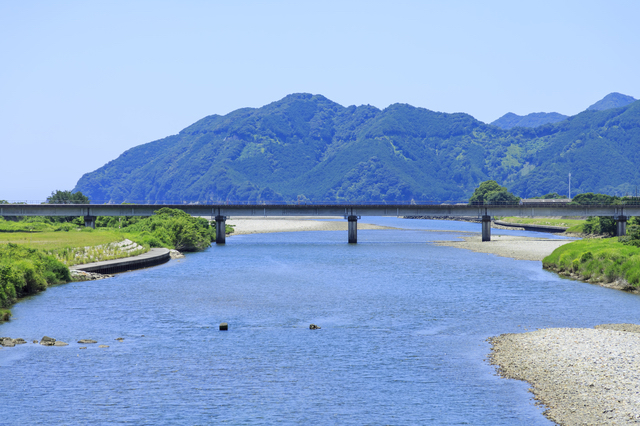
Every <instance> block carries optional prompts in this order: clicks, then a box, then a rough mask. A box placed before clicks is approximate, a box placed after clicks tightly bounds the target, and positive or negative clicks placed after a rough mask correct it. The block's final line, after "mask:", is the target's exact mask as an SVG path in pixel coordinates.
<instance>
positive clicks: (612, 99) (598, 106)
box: [587, 92, 636, 111]
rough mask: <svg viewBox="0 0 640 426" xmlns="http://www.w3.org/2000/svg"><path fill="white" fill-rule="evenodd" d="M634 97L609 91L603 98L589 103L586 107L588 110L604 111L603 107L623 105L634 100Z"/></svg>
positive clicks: (609, 107)
mask: <svg viewBox="0 0 640 426" xmlns="http://www.w3.org/2000/svg"><path fill="white" fill-rule="evenodd" d="M635 101H636V99H635V98H633V97H632V96H627V95H623V94H622V93H617V92H613V93H609V94H608V95H607V96H605V97H604V98H602V99H600V100H599V101H598V102H596V103H595V104H593V105H591V106H590V107H589V108H587V110H588V111H604V110H605V109H611V108H620V107H623V106H627V105H629V104H630V103H632V102H635Z"/></svg>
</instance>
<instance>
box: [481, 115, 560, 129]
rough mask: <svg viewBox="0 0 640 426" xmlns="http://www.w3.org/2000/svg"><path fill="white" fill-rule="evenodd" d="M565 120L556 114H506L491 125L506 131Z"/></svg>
mask: <svg viewBox="0 0 640 426" xmlns="http://www.w3.org/2000/svg"><path fill="white" fill-rule="evenodd" d="M567 118H568V117H567V116H566V115H562V114H558V113H557V112H533V113H531V114H527V115H525V116H522V115H517V114H514V113H512V112H508V113H506V114H505V115H503V116H502V117H500V118H498V119H497V120H495V121H493V122H492V123H491V125H492V126H497V127H500V128H501V129H505V130H506V129H511V128H513V127H538V126H542V125H544V124H549V123H557V122H559V121H562V120H566V119H567Z"/></svg>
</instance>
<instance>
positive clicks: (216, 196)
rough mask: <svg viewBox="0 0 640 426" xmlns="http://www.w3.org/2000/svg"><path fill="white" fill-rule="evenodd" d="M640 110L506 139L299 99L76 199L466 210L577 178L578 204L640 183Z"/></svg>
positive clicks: (233, 119)
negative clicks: (607, 155)
mask: <svg viewBox="0 0 640 426" xmlns="http://www.w3.org/2000/svg"><path fill="white" fill-rule="evenodd" d="M636 104H637V105H636ZM639 105H640V103H638V102H635V103H632V104H629V105H627V106H625V107H621V108H616V109H611V110H604V111H584V112H583V113H580V114H577V115H576V116H573V117H569V118H567V119H565V120H563V121H561V122H557V123H547V124H544V125H542V126H538V127H535V128H526V127H515V128H512V129H508V130H504V129H500V128H499V127H496V126H492V125H489V124H485V123H483V122H481V121H478V120H476V119H475V118H473V117H472V116H470V115H468V114H465V113H456V114H448V113H442V112H435V111H431V110H428V109H425V108H416V107H413V106H411V105H408V104H400V103H397V104H393V105H390V106H389V107H387V108H385V109H382V110H380V109H378V108H375V107H372V106H367V105H361V106H353V105H352V106H348V107H343V106H341V105H339V104H337V103H335V102H333V101H331V100H329V99H327V98H325V97H324V96H322V95H312V94H308V93H299V94H291V95H288V96H286V97H284V98H283V99H281V100H279V101H275V102H272V103H270V104H267V105H265V106H263V107H260V108H241V109H239V110H236V111H232V112H230V113H229V114H226V115H224V116H221V115H215V114H214V115H210V116H207V117H204V118H202V119H200V120H198V121H196V122H195V123H193V124H192V125H190V126H187V127H186V128H184V129H183V130H181V131H180V132H179V133H177V134H175V135H171V136H167V137H166V138H162V139H159V140H157V141H153V142H149V143H146V144H143V145H139V146H136V147H133V148H131V149H129V150H127V151H125V152H124V153H123V154H122V155H121V156H120V157H118V158H117V159H114V160H112V161H110V162H108V163H107V164H105V165H104V166H103V167H101V168H99V169H97V170H95V171H94V172H90V173H87V174H85V175H83V176H82V177H81V178H80V180H79V181H78V184H77V185H76V187H75V189H74V190H76V191H77V190H79V191H82V192H83V193H84V194H85V195H88V196H89V197H90V198H91V199H92V200H96V201H97V200H102V201H107V202H123V201H143V202H168V201H176V202H226V201H242V202H268V201H297V200H299V199H300V200H310V201H359V200H360V201H363V200H366V201H379V202H399V201H411V200H420V201H425V200H431V201H459V200H464V199H466V198H468V196H469V195H470V194H471V193H472V192H473V190H474V189H475V187H476V186H477V185H478V184H479V183H480V182H482V181H484V180H488V179H494V180H497V181H498V182H500V183H501V184H503V185H505V186H507V188H509V189H510V190H512V191H516V192H517V193H518V195H522V196H535V195H542V194H544V193H547V192H558V193H566V192H567V191H566V183H562V178H563V176H566V175H567V174H568V173H569V172H571V173H572V185H573V188H574V192H573V193H577V192H589V191H603V190H606V191H609V192H616V191H617V192H620V191H625V190H626V189H628V188H631V186H632V185H636V184H638V183H640V176H638V171H637V170H636V167H634V164H640V158H638V154H636V153H637V152H638V151H640V150H639V149H638V147H639V144H640V133H638V132H639V131H640V130H639V129H640V111H638V110H639V109H640V108H639ZM616 120H617V121H616ZM578 141H579V142H578ZM598 146H599V147H600V149H601V150H604V151H606V150H607V149H609V148H611V149H612V155H611V156H612V157H615V158H616V159H618V161H619V163H620V164H621V165H622V167H617V169H618V170H616V171H615V172H613V173H609V175H610V176H609V177H607V173H608V171H607V170H603V171H602V172H599V171H598V170H597V167H596V168H595V169H594V168H593V167H591V165H590V164H586V163H594V164H597V163H598V162H599V161H600V162H602V161H603V160H602V154H599V153H596V152H595V151H597V149H596V148H598ZM620 149H628V150H630V154H629V155H626V156H625V155H621V154H620V152H619V151H620ZM584 153H588V154H589V155H591V156H592V158H590V159H587V158H586V157H585V154H584ZM556 159H557V161H556ZM605 164H607V168H611V167H613V166H611V165H609V163H608V162H606V161H605ZM583 171H584V172H583ZM611 176H615V179H614V178H612V177H611ZM623 177H624V179H626V181H625V180H622V179H623ZM564 180H565V181H566V178H564ZM575 191H577V192H575Z"/></svg>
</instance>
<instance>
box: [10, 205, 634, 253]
mask: <svg viewBox="0 0 640 426" xmlns="http://www.w3.org/2000/svg"><path fill="white" fill-rule="evenodd" d="M163 207H169V208H172V209H180V210H182V211H184V212H185V213H187V214H189V215H191V216H200V217H211V219H212V220H214V219H215V221H216V243H217V244H224V243H225V233H224V229H225V221H226V220H227V219H228V218H229V217H231V216H255V217H287V216H306V217H310V218H311V217H314V216H317V217H320V216H336V217H343V218H344V219H345V220H347V221H348V242H349V243H357V241H358V219H360V218H362V217H367V216H392V217H398V216H428V217H469V216H473V217H478V218H479V219H481V220H482V241H491V218H492V217H493V216H518V217H546V216H580V217H591V216H610V217H613V218H614V219H615V220H616V221H617V231H618V232H617V235H626V224H627V219H628V217H629V216H640V204H617V205H606V204H605V205H603V204H593V205H578V204H572V203H561V204H560V203H558V204H555V203H544V202H541V203H527V204H515V205H514V204H508V205H499V204H495V205H494V204H492V205H469V204H463V203H459V204H0V216H77V217H84V221H85V226H89V227H92V228H95V221H96V216H152V215H153V214H154V212H155V211H156V210H159V209H161V208H163Z"/></svg>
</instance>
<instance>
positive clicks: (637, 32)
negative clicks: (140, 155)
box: [0, 0, 640, 200]
mask: <svg viewBox="0 0 640 426" xmlns="http://www.w3.org/2000/svg"><path fill="white" fill-rule="evenodd" d="M638 18H640V2H639V1H636V0H632V1H609V2H605V1H584V0H582V1H558V0H555V1H540V0H536V1H486V0H485V1H455V0H454V1H444V0H443V1H437V2H436V1H427V0H423V1H387V2H381V1H346V0H342V1H326V0H323V1H317V2H310V1H233V2H231V1H180V2H178V1H173V2H169V1H160V0H154V1H118V0H109V1H12V0H0V58H1V62H0V130H1V133H0V141H1V150H0V171H1V173H0V199H6V200H44V199H45V198H46V197H47V196H48V195H49V194H50V193H51V191H53V190H56V189H62V190H66V189H72V188H73V187H74V186H75V184H76V182H77V181H78V179H79V178H80V177H81V176H82V175H83V174H84V173H87V172H90V171H93V170H95V169H97V168H98V167H100V166H102V165H104V164H105V163H107V162H109V161H111V160H113V159H115V158H116V157H118V156H119V155H120V154H121V153H122V152H123V151H125V150H126V149H129V148H131V147H133V146H136V145H140V144H143V143H146V142H150V141H153V140H156V139H160V138H162V137H165V136H168V135H171V134H175V133H177V132H179V131H180V130H181V129H183V128H184V127H186V126H188V125H189V124H191V123H193V122H195V121H196V120H198V119H200V118H202V117H204V116H207V115H211V114H226V113H228V112H230V111H233V110H235V109H237V108H241V107H260V106H262V105H265V104H268V103H270V102H273V101H276V100H278V99H281V98H283V97H284V96H286V95H287V94H290V93H294V92H308V93H314V94H322V95H324V96H326V97H327V98H329V99H331V100H333V101H335V102H338V103H340V104H342V105H344V106H348V105H362V104H371V105H375V106H376V107H378V108H385V107H387V106H389V105H390V104H393V103H396V102H400V103H408V104H411V105H414V106H417V107H423V108H427V109H430V110H434V111H443V112H450V113H452V112H466V113H469V114H471V115H473V116H474V117H475V118H477V119H479V120H481V121H484V122H491V121H493V120H495V119H497V118H498V117H500V116H502V115H503V114H505V113H507V112H514V113H516V114H520V115H524V114H528V113H530V112H541V111H544V112H552V111H555V112H559V113H562V114H567V115H573V114H577V113H578V112H580V111H583V110H584V109H586V108H587V107H588V106H589V105H591V104H593V103H595V102H596V101H597V100H599V99H601V98H602V97H604V96H605V95H607V94H608V93H610V92H620V93H623V94H626V95H630V96H633V97H635V98H640V78H638V70H640V55H639V54H638V49H639V47H638V41H639V40H640V38H639V36H640V25H639V24H638Z"/></svg>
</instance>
